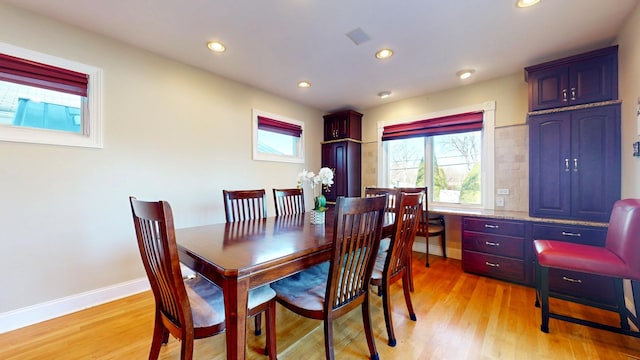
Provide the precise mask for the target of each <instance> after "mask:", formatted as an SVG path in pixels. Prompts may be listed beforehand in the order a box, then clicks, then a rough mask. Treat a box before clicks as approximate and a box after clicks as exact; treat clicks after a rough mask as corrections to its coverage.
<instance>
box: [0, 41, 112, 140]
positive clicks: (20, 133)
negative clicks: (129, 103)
mask: <svg viewBox="0 0 640 360" xmlns="http://www.w3.org/2000/svg"><path fill="white" fill-rule="evenodd" d="M0 53H4V54H7V55H10V56H14V57H18V58H22V59H26V60H31V61H35V62H39V63H42V64H47V65H51V66H56V67H59V68H63V69H68V70H72V71H76V72H79V73H83V74H87V75H89V83H88V86H87V97H86V98H85V100H84V101H83V102H82V103H83V104H82V115H83V116H82V132H81V133H74V132H69V131H59V130H47V129H39V128H29V127H21V126H13V125H1V126H0V141H10V142H23V143H33V144H48V145H61V146H77V147H88V148H103V146H104V145H103V136H102V135H103V128H102V69H100V68H97V67H95V66H91V65H86V64H82V63H79V62H76V61H72V60H67V59H63V58H59V57H56V56H53V55H48V54H44V53H40V52H37V51H33V50H29V49H25V48H21V47H17V46H14V45H10V44H6V43H2V42H0Z"/></svg>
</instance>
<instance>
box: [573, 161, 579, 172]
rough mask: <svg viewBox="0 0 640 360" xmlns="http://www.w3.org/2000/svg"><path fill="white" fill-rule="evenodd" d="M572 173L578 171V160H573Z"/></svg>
mask: <svg viewBox="0 0 640 360" xmlns="http://www.w3.org/2000/svg"><path fill="white" fill-rule="evenodd" d="M573 171H575V172H577V171H578V158H573Z"/></svg>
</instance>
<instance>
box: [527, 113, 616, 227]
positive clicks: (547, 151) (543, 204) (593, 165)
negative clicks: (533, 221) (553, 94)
mask: <svg viewBox="0 0 640 360" xmlns="http://www.w3.org/2000/svg"><path fill="white" fill-rule="evenodd" d="M529 146H530V153H529V165H530V168H529V214H530V215H531V216H534V217H550V218H560V219H575V220H585V221H599V222H607V221H609V215H610V213H611V209H612V208H613V204H614V202H615V201H616V200H618V199H619V198H620V172H621V170H620V108H619V105H610V106H602V107H592V108H585V109H580V110H573V111H564V112H556V113H550V114H544V115H533V116H530V117H529Z"/></svg>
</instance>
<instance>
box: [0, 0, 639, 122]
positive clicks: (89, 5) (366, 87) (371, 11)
mask: <svg viewBox="0 0 640 360" xmlns="http://www.w3.org/2000/svg"><path fill="white" fill-rule="evenodd" d="M0 1H3V2H5V3H9V4H12V5H14V6H16V7H20V8H25V9H29V10H32V11H35V12H37V13H40V14H43V15H46V16H48V17H52V18H55V19H59V20H61V21H63V22H66V23H70V24H73V25H76V26H78V27H81V28H85V29H88V30H90V31H94V32H96V33H100V34H104V35H107V36H109V37H112V38H115V39H118V40H121V41H123V42H126V43H129V44H132V45H134V46H137V47H140V48H144V49H148V50H150V51H152V52H155V53H158V54H162V55H165V56H167V57H169V58H172V59H175V60H178V61H181V62H183V63H187V64H191V65H193V66H196V67H199V68H202V69H205V70H208V71H211V72H213V73H216V74H219V75H222V76H224V77H227V78H230V79H234V80H237V81H239V82H242V83H246V84H249V85H251V86H255V87H256V88H260V89H263V90H266V91H269V92H272V93H275V94H278V95H281V96H283V97H286V98H289V99H292V100H294V101H297V102H300V103H303V104H306V105H309V106H312V107H315V108H318V109H320V110H323V111H333V110H338V109H343V108H354V109H358V110H363V109H366V108H369V107H373V106H376V105H379V104H383V103H386V102H390V101H395V100H398V99H402V98H408V97H412V96H416V95H420V94H425V93H430V92H435V91H439V90H443V89H447V88H452V87H457V86H461V85H464V84H467V83H472V82H478V81H482V80H487V79H491V78H496V77H500V76H504V75H509V74H514V73H518V72H522V69H523V67H525V66H528V65H533V64H536V63H539V62H542V61H547V60H551V59H554V58H557V57H561V56H566V55H572V54H575V53H579V52H582V51H586V50H592V49H596V48H599V47H604V46H608V45H610V44H612V42H613V41H614V40H615V37H616V35H617V34H618V32H619V30H620V29H621V27H622V25H623V24H624V21H625V20H626V18H627V15H629V14H630V13H631V12H632V10H633V8H634V7H635V6H636V5H637V3H638V1H639V0H542V2H541V3H540V4H539V5H537V6H535V7H532V8H528V9H518V8H516V7H515V0H444V1H443V0H188V1H185V0H126V1H125V0H0ZM357 28H361V29H362V30H363V31H364V32H365V33H366V34H367V35H369V37H370V38H371V39H370V40H369V41H367V42H365V43H362V44H360V45H359V46H358V45H355V44H354V43H353V42H352V41H351V40H350V39H349V38H348V37H347V36H346V35H345V34H346V33H348V32H350V31H352V30H354V29H357ZM210 40H220V41H222V42H223V43H225V44H226V46H227V49H228V50H227V52H225V53H223V54H214V53H212V52H210V51H209V50H208V49H207V48H206V43H207V41H210ZM383 47H388V48H391V49H393V50H394V51H395V54H394V56H393V57H392V58H391V59H388V60H385V61H380V60H377V59H375V57H374V53H375V52H376V51H377V50H378V49H380V48H383ZM463 68H473V69H475V70H476V72H475V74H474V77H473V78H471V79H469V80H467V81H461V80H459V79H457V78H456V77H455V73H456V72H457V71H458V70H460V69H463ZM300 80H308V81H310V82H311V83H312V87H311V88H309V89H299V88H297V87H296V83H297V82H298V81H300ZM523 81H524V79H523ZM385 90H387V91H391V92H392V96H391V97H389V98H387V99H385V100H381V99H379V98H378V97H377V96H376V94H377V93H379V92H381V91H385Z"/></svg>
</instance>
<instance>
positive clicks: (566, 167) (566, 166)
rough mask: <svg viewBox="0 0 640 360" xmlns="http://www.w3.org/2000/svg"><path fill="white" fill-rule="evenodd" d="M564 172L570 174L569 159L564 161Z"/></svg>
mask: <svg viewBox="0 0 640 360" xmlns="http://www.w3.org/2000/svg"><path fill="white" fill-rule="evenodd" d="M564 171H566V172H569V158H565V159H564Z"/></svg>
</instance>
